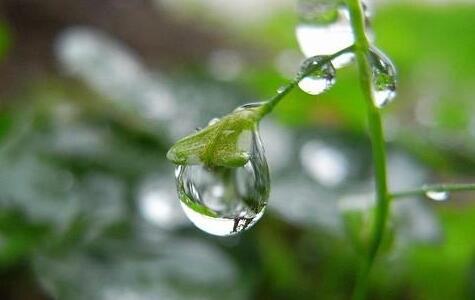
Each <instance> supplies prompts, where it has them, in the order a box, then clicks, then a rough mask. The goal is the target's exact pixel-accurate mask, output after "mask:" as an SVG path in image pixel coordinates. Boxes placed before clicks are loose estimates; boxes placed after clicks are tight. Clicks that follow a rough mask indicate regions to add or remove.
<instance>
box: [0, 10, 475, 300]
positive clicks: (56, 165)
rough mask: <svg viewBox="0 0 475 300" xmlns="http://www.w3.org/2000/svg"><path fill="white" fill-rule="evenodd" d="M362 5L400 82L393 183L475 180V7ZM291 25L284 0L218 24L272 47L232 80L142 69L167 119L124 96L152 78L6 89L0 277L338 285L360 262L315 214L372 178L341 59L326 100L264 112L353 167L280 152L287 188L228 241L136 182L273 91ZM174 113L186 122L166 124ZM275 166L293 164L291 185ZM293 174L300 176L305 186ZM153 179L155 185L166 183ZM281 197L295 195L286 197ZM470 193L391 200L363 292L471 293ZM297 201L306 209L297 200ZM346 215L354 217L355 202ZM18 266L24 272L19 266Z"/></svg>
mask: <svg viewBox="0 0 475 300" xmlns="http://www.w3.org/2000/svg"><path fill="white" fill-rule="evenodd" d="M374 16H375V17H374V22H373V27H374V29H375V31H376V37H377V41H376V44H377V45H378V46H379V47H381V48H382V49H384V51H385V52H387V53H388V55H389V56H390V57H392V58H393V60H394V62H395V64H396V66H397V67H398V69H399V78H400V87H401V90H400V93H399V96H398V98H397V100H396V101H395V102H394V104H393V105H391V107H390V108H388V110H387V111H385V117H386V118H387V119H388V120H390V122H388V124H387V126H388V139H389V148H390V150H391V151H393V152H396V153H404V155H405V156H404V157H406V156H407V157H411V159H413V160H414V161H416V162H413V161H412V160H409V164H410V167H408V169H409V171H407V172H409V175H407V174H406V173H402V174H403V175H401V174H400V173H398V174H399V178H403V179H404V178H405V179H406V181H405V184H406V186H402V187H401V188H405V187H411V185H412V186H417V184H419V183H421V182H419V181H422V182H423V181H427V180H434V181H435V180H444V179H449V180H451V181H460V180H465V181H467V180H468V181H470V180H471V181H474V179H475V176H474V175H475V172H474V170H475V168H474V167H475V133H474V131H475V129H474V124H475V121H474V120H473V112H474V110H475V108H474V107H473V104H472V103H473V101H472V99H473V97H474V95H475V88H474V86H475V85H474V82H475V60H474V59H473V53H475V39H473V36H475V26H474V25H475V23H474V20H475V7H474V6H473V5H450V6H449V5H447V6H440V7H439V6H422V5H417V4H414V3H411V4H401V5H387V6H383V7H381V9H380V10H378V11H377V12H375V13H374ZM296 22H297V19H296V17H295V14H294V12H292V11H285V12H277V13H276V14H274V15H273V16H272V17H270V18H269V19H266V21H265V23H264V24H262V23H259V24H250V25H247V27H246V26H242V27H240V29H236V28H234V27H233V28H232V29H229V30H230V31H231V30H232V31H233V32H234V31H236V33H235V34H236V35H238V36H239V37H240V40H242V41H243V43H248V44H256V45H258V46H259V47H262V48H264V49H265V50H263V52H265V53H266V54H268V55H267V56H265V57H266V58H265V59H263V60H262V61H259V62H258V63H253V62H248V63H247V64H244V66H243V70H244V71H243V72H242V73H241V74H240V75H239V76H238V78H237V79H236V80H235V82H234V83H232V84H230V83H226V82H222V81H219V80H217V79H213V78H212V77H211V76H210V75H209V74H208V73H207V70H206V66H205V65H204V64H203V65H199V66H193V67H190V69H188V70H183V68H182V66H180V67H178V68H177V70H178V71H176V72H170V74H168V77H167V76H165V75H163V74H159V75H160V76H157V78H155V76H153V75H154V74H153V72H151V71H148V72H149V73H150V74H152V75H150V74H149V75H148V76H144V77H140V78H141V79H142V78H146V79H147V80H150V82H151V83H150V85H152V86H153V85H154V84H157V85H159V86H160V87H163V86H165V87H167V88H168V89H169V90H170V91H171V94H172V96H173V97H174V99H177V100H176V103H177V106H178V115H174V117H173V118H170V119H154V118H153V117H150V116H148V115H147V114H146V113H143V110H141V109H140V108H139V109H137V105H138V104H137V103H139V104H140V101H139V100H137V101H136V99H135V98H140V99H141V97H142V98H146V97H148V96H144V95H146V94H147V93H145V92H144V91H143V90H144V89H146V88H149V86H148V85H146V84H144V85H143V86H139V88H136V89H133V87H131V91H129V90H127V91H128V92H129V93H128V94H127V95H125V96H124V98H123V99H119V100H117V99H115V100H114V99H111V98H113V97H110V95H104V93H101V92H103V91H102V90H101V89H100V88H97V86H91V85H90V84H89V83H88V81H87V79H86V80H85V79H84V78H83V77H81V76H82V75H81V74H79V75H78V74H68V75H69V76H64V75H62V74H61V76H59V75H58V74H50V75H49V76H48V77H44V78H42V79H40V80H38V79H35V80H32V81H31V82H27V84H25V86H26V88H22V89H21V90H17V91H15V92H14V93H12V95H9V98H11V99H9V100H10V101H9V102H8V103H9V104H8V106H5V107H4V109H3V110H2V111H1V113H0V142H1V145H0V208H1V210H0V269H1V270H2V273H7V275H5V276H6V277H7V278H8V274H10V273H9V272H11V274H14V275H11V276H17V275H16V274H17V273H15V272H14V271H12V270H15V269H17V270H18V269H21V270H23V269H26V270H27V271H26V272H27V273H28V272H30V271H31V272H33V273H34V274H35V276H36V278H37V284H39V285H40V286H41V288H42V289H44V290H45V294H48V295H52V297H54V298H58V299H156V298H157V297H158V298H160V299H223V298H225V299H295V298H298V299H347V298H348V295H349V294H350V292H351V288H352V285H353V281H354V272H355V269H356V267H357V260H356V254H355V252H354V249H353V248H352V247H351V245H350V243H349V242H348V240H347V238H346V237H345V233H344V230H343V228H342V227H341V222H343V221H344V220H342V218H341V217H342V216H341V215H340V213H339V212H334V214H335V216H334V220H333V219H332V220H333V221H334V222H335V223H336V224H337V225H335V226H333V225H328V224H326V223H325V224H323V223H324V222H323V221H321V220H318V218H322V219H324V218H325V217H329V218H332V217H333V214H332V212H333V211H337V209H339V208H338V207H337V206H338V203H339V201H340V200H341V198H344V197H346V196H347V195H346V194H350V196H355V195H357V196H358V195H359V194H361V195H363V198H364V197H368V196H367V195H368V194H367V193H368V191H371V187H368V185H369V184H368V183H367V182H368V181H369V179H370V177H371V175H370V171H369V168H370V166H369V160H368V148H365V147H364V146H360V145H362V144H363V145H366V143H367V139H366V137H365V134H364V128H365V122H366V120H365V112H364V106H363V103H362V101H363V100H362V97H361V95H360V91H359V87H358V86H357V85H356V84H354V83H355V82H356V80H355V76H356V72H355V71H356V70H355V69H354V68H353V67H350V68H347V69H343V70H341V71H339V72H338V75H337V76H338V77H337V78H338V79H337V84H336V85H335V87H334V88H333V89H332V90H330V91H329V92H328V93H326V94H324V95H322V96H318V97H311V96H308V95H306V94H304V93H303V92H301V91H295V92H293V93H292V94H291V95H290V96H288V99H285V100H284V101H283V102H282V104H281V105H280V106H279V107H278V108H277V112H276V118H275V120H274V122H275V124H277V122H278V123H280V126H282V127H285V128H286V129H287V130H289V131H290V135H291V136H292V137H295V140H291V142H290V144H291V145H290V146H289V147H294V148H298V147H301V146H302V145H303V144H305V142H306V141H307V140H309V139H316V138H319V139H322V140H324V141H325V142H327V143H328V144H331V142H333V141H336V142H335V143H334V146H335V147H336V148H340V149H342V150H340V151H342V152H344V153H345V155H346V157H349V158H350V159H349V161H350V163H351V164H354V165H357V166H358V167H355V168H356V169H357V170H356V171H353V173H354V174H351V176H349V178H350V180H349V181H350V183H349V184H347V185H342V186H336V187H328V186H327V187H325V186H323V185H322V184H318V183H317V182H315V181H314V180H313V179H312V178H310V177H311V176H307V175H303V173H305V172H304V171H302V169H304V168H305V167H304V166H303V167H302V166H299V165H300V163H299V161H298V157H297V156H298V154H295V152H296V151H293V150H295V149H293V150H292V151H293V152H292V151H291V152H290V153H291V154H289V155H288V156H289V157H290V158H288V159H289V160H290V161H289V162H288V163H287V165H285V166H284V167H282V169H281V170H277V167H276V170H275V172H274V174H273V178H274V179H275V181H274V182H275V184H278V183H279V182H287V184H288V185H289V186H292V187H294V189H295V190H294V191H290V192H291V193H292V194H291V196H289V197H287V198H285V197H284V198H285V199H283V200H282V199H280V200H279V199H278V197H279V193H276V194H275V195H272V196H271V199H270V202H271V205H270V206H271V207H270V209H269V212H268V213H267V215H266V216H265V217H264V218H263V219H262V221H260V224H258V225H257V226H256V227H255V228H254V229H252V230H251V231H249V232H246V233H244V234H243V235H242V236H241V237H238V238H230V239H221V238H215V237H210V236H206V235H205V234H203V233H200V232H198V231H197V230H196V229H194V228H192V227H191V226H190V225H189V223H187V221H186V220H184V219H183V216H181V215H177V216H175V215H174V216H173V219H172V221H173V222H170V223H166V224H168V225H169V227H166V226H163V225H160V224H161V223H160V224H158V225H157V224H154V223H153V218H152V220H151V218H150V217H147V214H144V211H143V207H142V206H143V205H144V204H143V202H142V201H145V200H144V199H145V198H144V197H143V196H141V192H142V188H143V185H145V184H144V182H146V179H147V178H150V177H151V178H152V181H154V182H155V181H157V182H158V181H160V180H162V181H164V182H166V184H167V185H166V186H167V188H170V186H172V185H173V168H172V166H171V165H169V164H168V163H167V162H166V161H165V153H166V150H167V148H168V146H169V145H171V144H172V142H173V141H174V139H175V138H176V136H177V135H178V134H182V133H183V132H182V131H187V132H191V131H192V130H193V126H202V125H204V124H206V122H207V121H208V120H209V119H210V118H211V117H213V116H215V115H224V114H225V113H227V112H229V111H231V110H232V109H233V107H235V106H237V105H238V104H243V99H246V98H249V97H248V95H253V97H254V96H258V97H257V98H266V97H269V96H271V95H272V94H273V93H274V92H275V90H276V89H277V88H278V87H279V86H280V85H281V84H283V83H284V82H285V80H287V79H286V78H285V76H283V75H282V74H281V73H279V71H278V70H277V68H276V67H275V60H276V57H277V56H278V55H279V53H280V52H281V51H283V50H295V51H297V44H296V41H295V38H294V32H293V28H294V26H295V24H296ZM230 34H231V33H230ZM232 34H234V33H232ZM11 40H14V36H13V37H10V33H9V31H8V26H7V25H6V24H5V23H1V24H0V57H1V56H3V55H6V54H8V52H7V49H8V48H9V47H14V46H11V45H10V44H11ZM289 48H290V49H289ZM11 51H12V50H10V52H11ZM110 56H112V54H111V55H110ZM105 57H107V53H106V55H105ZM102 59H104V61H105V59H106V58H104V57H103V58H102ZM104 61H102V62H103V63H104ZM104 64H105V63H104ZM93 65H96V64H95V63H93ZM97 65H101V64H99V63H98V64H97ZM132 69H133V70H136V69H134V68H132ZM138 69H140V68H138ZM144 72H145V71H144ZM106 73H107V72H106ZM107 74H108V73H107ZM114 75H115V74H113V72H110V76H111V78H113V76H114ZM70 77H73V78H70ZM92 77H93V76H92ZM150 78H152V79H150ZM106 79H107V80H106V82H107V81H108V80H109V78H106ZM126 79H127V77H126ZM110 80H112V79H110ZM127 83H128V82H127V81H125V82H120V81H118V84H117V85H116V86H112V88H111V89H112V90H114V91H116V90H118V89H119V88H120V87H121V86H122V88H124V89H127V88H129V87H128V86H127ZM142 84H143V82H142ZM151 90H152V92H153V89H152V88H151ZM160 92H162V91H161V90H160ZM112 94H113V95H115V94H114V93H112ZM146 99H148V98H146ZM134 101H135V102H134ZM134 105H135V106H134ZM159 108H161V109H162V108H163V109H165V108H164V106H161V107H159ZM145 111H147V109H145ZM421 111H422V112H421ZM421 114H422V116H421ZM177 116H178V117H177ZM173 119H177V120H176V121H175V123H173ZM177 122H178V123H183V124H184V125H183V124H182V125H183V126H185V127H186V126H188V127H186V128H185V129H183V128H182V129H181V130H182V131H180V132H178V133H176V132H173V131H172V130H171V128H174V127H173V126H175V125H177V124H176V123H177ZM178 125H180V124H178ZM328 137H329V138H328ZM263 139H264V141H265V140H266V136H265V132H264V135H263ZM281 150H282V152H283V150H284V149H281ZM345 151H346V152H345ZM268 152H269V154H270V152H271V151H268ZM284 154H285V153H284ZM294 156H295V157H294ZM405 161H406V160H404V161H403V162H401V161H400V160H396V162H395V163H392V164H391V163H390V167H391V170H390V171H391V172H394V173H396V171H395V169H397V168H398V167H402V165H403V164H404V162H405ZM271 168H272V164H271ZM421 170H422V171H421ZM426 170H429V172H430V176H427V175H425V172H426ZM416 173H417V174H416ZM419 173H420V174H419ZM411 174H412V176H413V177H411ZM421 174H422V175H421ZM293 175H295V176H293ZM286 176H287V177H292V179H295V180H296V178H297V179H299V180H300V178H301V177H305V176H306V177H305V179H303V180H302V181H299V182H298V183H296V182H294V181H291V180H290V181H289V180H288V178H287V177H286ZM395 176H396V175H395ZM396 177H397V176H396ZM156 178H158V179H159V180H158V179H156ZM285 180H288V181H285ZM305 180H306V181H305ZM395 185H396V184H395ZM300 186H303V187H307V186H310V187H311V188H309V189H310V191H309V192H308V193H307V191H306V190H304V189H303V188H302V189H300V188H299V187H300ZM398 188H399V186H398ZM275 189H277V188H275ZM145 190H146V189H145ZM165 190H166V189H159V190H158V191H155V192H157V193H158V192H160V193H162V194H160V195H161V197H164V196H163V193H165ZM335 190H336V191H335ZM166 191H168V190H166ZM170 193H174V191H173V187H172V188H171V192H170ZM170 193H169V194H170ZM168 196H170V195H168ZM170 197H175V195H174V194H173V195H172V196H170ZM291 197H292V198H293V197H295V198H296V199H297V198H298V199H301V198H305V200H306V201H307V202H305V203H304V202H302V203H303V204H302V206H300V207H299V206H298V205H299V204H298V203H296V204H293V203H292V204H290V203H286V202H285V201H289V202H290V201H292V200H293V199H290V198H291ZM473 197H474V195H473V193H472V194H470V193H467V194H464V195H459V196H454V197H453V201H451V202H448V203H443V204H427V203H425V204H421V202H420V201H419V202H418V199H407V200H402V201H403V202H404V201H407V203H409V202H411V204H401V207H402V208H401V211H402V212H401V213H400V214H402V215H403V216H405V217H403V218H401V217H398V213H397V211H396V210H397V209H395V212H394V220H393V224H394V228H395V231H396V233H395V237H394V240H393V241H390V242H388V244H389V245H392V248H390V247H389V246H388V249H387V250H386V249H385V252H386V253H385V254H386V255H385V257H381V258H380V259H379V260H378V264H377V266H376V268H375V272H374V276H373V277H372V284H371V294H372V298H374V299H441V300H442V299H473V298H474V297H475V291H474V286H475V275H474V274H475V242H474V241H475V240H474V239H473V234H472V229H473V228H474V227H475V224H474V220H475V205H474V203H475V202H474V201H473V200H474V199H473ZM313 198H315V199H313ZM296 199H295V201H297V200H296ZM174 200H175V199H173V201H174ZM419 200H420V199H419ZM302 201H304V200H302ZM273 202H274V203H275V204H272V203H273ZM173 203H175V204H176V207H175V206H173V207H172V208H169V209H170V210H171V211H172V212H173V211H174V209H176V210H177V211H179V207H178V200H176V201H175V202H173ZM282 203H283V205H282ZM272 205H275V206H272ZM278 205H281V206H280V207H284V210H285V209H287V210H288V212H284V213H283V212H282V209H279V207H278ZM292 205H296V206H292ZM305 205H316V206H308V207H310V209H308V210H307V211H304V212H302V210H305V209H306V208H307V206H305ZM318 205H321V206H318ZM398 205H399V203H398ZM404 205H406V207H404ZM411 205H412V206H411ZM328 207H330V208H329V209H328V210H325V209H327V208H328ZM398 208H399V207H398ZM161 209H165V208H164V207H161ZM332 209H333V210H332ZM293 210H298V211H299V212H300V215H299V214H298V213H294V212H293ZM322 211H323V212H322ZM432 212H435V214H436V215H437V217H438V219H439V221H440V224H441V225H440V226H441V228H442V229H441V230H442V233H441V234H440V235H437V237H436V238H427V240H424V238H419V239H416V238H414V239H411V238H408V237H407V236H411V234H415V233H414V232H417V231H418V230H421V231H422V232H423V235H424V236H426V235H428V236H430V234H426V231H428V232H429V233H432V232H433V231H434V230H435V231H437V229H434V228H435V227H437V224H435V225H434V223H431V222H428V221H427V220H426V219H427V218H429V219H430V217H431V216H432ZM285 213H289V214H288V215H286V214H285ZM292 213H294V215H292ZM351 213H352V214H354V216H355V218H356V219H357V220H358V222H363V223H364V219H365V217H366V216H364V215H359V214H361V211H353V212H351ZM428 216H429V217H428ZM299 218H300V219H299ZM398 218H399V219H398ZM314 219H315V220H314ZM319 222H322V223H319ZM330 223H331V222H330ZM331 224H333V223H331ZM332 226H333V227H332ZM338 226H340V227H338ZM411 226H412V227H411ZM424 226H426V227H427V226H428V227H429V228H428V229H427V228H426V227H424ZM329 228H331V229H329ZM398 232H399V234H398ZM353 234H354V235H355V236H358V234H361V235H364V232H359V233H358V232H356V233H353ZM25 265H27V266H28V267H25ZM30 269H31V270H30ZM22 276H24V277H25V278H26V279H25V280H28V281H29V279H28V278H29V276H31V274H24V275H22ZM9 288H12V289H13V288H15V286H13V285H12V286H7V287H5V286H0V298H2V299H3V297H2V296H5V295H7V296H5V297H8V295H9V294H8V289H9ZM2 293H3V294H2ZM35 297H37V298H38V299H47V297H46V296H42V295H36V296H35ZM7 299H8V298H7Z"/></svg>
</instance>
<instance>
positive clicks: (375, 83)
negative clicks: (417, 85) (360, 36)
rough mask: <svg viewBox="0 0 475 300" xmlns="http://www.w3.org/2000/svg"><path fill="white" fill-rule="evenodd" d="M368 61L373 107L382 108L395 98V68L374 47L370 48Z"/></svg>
mask: <svg viewBox="0 0 475 300" xmlns="http://www.w3.org/2000/svg"><path fill="white" fill-rule="evenodd" d="M368 60H369V63H370V67H371V76H372V78H371V85H372V94H373V100H374V105H375V106H376V107H378V108H382V107H384V106H386V105H387V104H389V103H390V102H391V101H392V100H393V99H394V97H396V74H397V73H396V68H395V67H394V65H393V63H392V62H391V60H390V59H389V58H388V57H387V56H386V55H385V54H384V53H383V52H381V51H380V50H379V49H377V48H375V47H371V49H370V51H369V53H368Z"/></svg>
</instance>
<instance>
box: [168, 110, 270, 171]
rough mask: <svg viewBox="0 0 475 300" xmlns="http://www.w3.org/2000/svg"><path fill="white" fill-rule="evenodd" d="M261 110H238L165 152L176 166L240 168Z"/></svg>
mask: <svg viewBox="0 0 475 300" xmlns="http://www.w3.org/2000/svg"><path fill="white" fill-rule="evenodd" d="M260 108H261V107H260V106H257V107H250V108H240V109H237V110H235V111H234V112H232V113H231V114H229V115H226V116H224V117H223V118H222V119H220V120H219V121H217V122H216V123H214V124H212V125H209V126H208V127H206V128H204V129H202V130H200V131H198V132H196V133H194V134H191V135H189V136H186V137H184V138H182V139H180V140H179V141H178V142H177V143H176V144H175V145H173V146H172V147H171V149H170V150H169V151H168V153H167V158H168V160H170V161H172V162H173V163H175V164H177V165H193V164H206V165H208V166H218V167H230V168H234V167H239V166H242V165H244V164H245V163H246V162H247V161H248V160H249V154H248V151H247V150H248V149H246V146H249V145H250V143H251V142H250V141H249V140H248V138H251V131H253V130H255V129H256V126H257V122H258V121H259V119H260V117H261V109H260Z"/></svg>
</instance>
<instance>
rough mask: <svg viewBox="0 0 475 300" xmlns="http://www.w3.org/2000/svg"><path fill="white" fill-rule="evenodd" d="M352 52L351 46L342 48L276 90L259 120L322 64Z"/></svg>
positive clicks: (262, 110)
mask: <svg viewBox="0 0 475 300" xmlns="http://www.w3.org/2000/svg"><path fill="white" fill-rule="evenodd" d="M350 51H353V46H350V47H347V48H344V49H342V50H340V51H338V52H335V53H333V54H332V55H328V56H325V57H324V58H323V59H322V60H320V61H319V62H318V63H317V64H315V65H313V67H312V68H309V69H308V70H307V71H306V72H300V73H299V74H298V75H297V77H295V79H294V80H292V81H291V82H289V83H288V84H286V85H283V86H282V87H280V88H279V89H278V90H277V94H276V95H275V96H274V97H272V98H271V99H269V100H268V101H267V102H266V103H265V104H264V105H263V106H262V107H261V113H260V116H259V118H260V119H262V118H263V117H264V116H265V115H267V114H269V113H270V112H272V110H273V109H274V107H275V106H276V105H277V104H278V103H279V102H280V100H282V99H283V98H284V97H285V96H287V94H289V93H290V92H291V91H292V90H293V89H294V88H295V86H296V85H297V84H298V83H299V82H300V81H301V80H302V79H303V78H305V77H307V76H308V75H310V74H311V73H313V72H315V70H318V69H319V68H320V67H322V66H323V65H324V64H326V63H328V62H330V61H332V60H333V59H335V58H337V57H338V56H340V55H342V54H344V53H347V52H350Z"/></svg>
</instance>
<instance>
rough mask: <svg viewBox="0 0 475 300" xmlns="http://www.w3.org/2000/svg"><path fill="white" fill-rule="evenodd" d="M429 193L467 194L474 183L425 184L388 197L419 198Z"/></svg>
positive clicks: (474, 187)
mask: <svg viewBox="0 0 475 300" xmlns="http://www.w3.org/2000/svg"><path fill="white" fill-rule="evenodd" d="M429 191H436V192H467V191H475V184H474V183H452V184H451V183H440V184H426V185H424V186H422V187H420V188H418V189H414V190H409V191H402V192H396V193H392V194H390V195H389V196H390V197H391V198H392V199H395V198H405V197H411V196H420V195H425V194H426V193H427V192H429Z"/></svg>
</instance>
